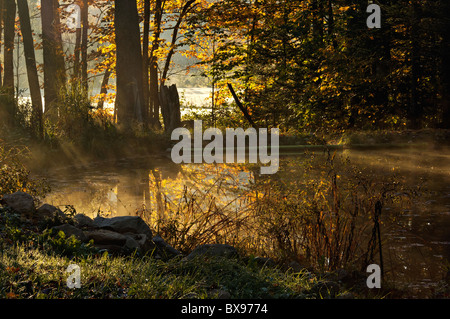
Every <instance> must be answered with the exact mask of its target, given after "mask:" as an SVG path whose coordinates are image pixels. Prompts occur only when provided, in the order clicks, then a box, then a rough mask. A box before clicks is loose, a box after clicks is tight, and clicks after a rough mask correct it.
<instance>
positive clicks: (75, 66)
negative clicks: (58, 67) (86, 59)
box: [72, 28, 81, 80]
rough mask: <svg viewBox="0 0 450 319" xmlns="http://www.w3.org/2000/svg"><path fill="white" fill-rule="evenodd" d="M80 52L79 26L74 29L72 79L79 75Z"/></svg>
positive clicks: (76, 78)
mask: <svg viewBox="0 0 450 319" xmlns="http://www.w3.org/2000/svg"><path fill="white" fill-rule="evenodd" d="M80 52H81V28H77V30H76V31H75V49H74V52H73V53H74V62H73V75H72V76H73V79H74V80H78V78H79V77H80Z"/></svg>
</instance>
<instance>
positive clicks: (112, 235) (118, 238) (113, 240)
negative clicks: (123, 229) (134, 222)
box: [84, 229, 127, 247]
mask: <svg viewBox="0 0 450 319" xmlns="http://www.w3.org/2000/svg"><path fill="white" fill-rule="evenodd" d="M84 234H85V235H86V237H87V238H88V240H91V239H93V240H94V246H96V247H97V246H98V245H116V246H120V247H122V246H124V245H125V244H126V242H127V236H125V235H122V234H119V233H116V232H114V231H111V230H107V229H97V230H89V231H85V232H84Z"/></svg>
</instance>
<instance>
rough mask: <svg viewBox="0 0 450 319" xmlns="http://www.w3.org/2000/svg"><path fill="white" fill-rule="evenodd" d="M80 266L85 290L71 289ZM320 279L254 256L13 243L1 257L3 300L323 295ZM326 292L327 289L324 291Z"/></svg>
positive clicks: (0, 294) (0, 283)
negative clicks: (165, 257)
mask: <svg viewBox="0 0 450 319" xmlns="http://www.w3.org/2000/svg"><path fill="white" fill-rule="evenodd" d="M73 263H75V264H77V265H79V266H80V269H81V288H79V289H70V288H68V287H67V284H66V282H67V278H68V276H69V273H67V272H66V269H67V267H68V266H69V265H70V264H73ZM319 280H320V279H319V278H318V277H316V276H314V275H312V274H311V273H309V272H307V271H306V270H305V271H303V272H299V273H294V272H292V271H282V270H281V269H277V268H268V267H262V268H261V267H259V266H256V265H255V264H254V263H252V262H251V259H250V260H247V261H244V260H235V259H222V258H211V259H201V258H200V259H193V260H191V261H180V260H179V259H177V260H170V261H161V260H158V259H155V258H150V257H144V258H135V257H119V256H110V255H107V254H103V255H98V254H97V255H95V254H94V255H89V256H85V257H79V258H72V259H71V258H69V257H65V256H62V255H59V254H55V253H54V252H53V251H50V250H42V249H37V248H34V247H28V246H26V245H9V246H8V247H6V248H5V247H3V248H2V253H1V255H0V298H14V299H17V298H19V299H22V298H24V299H28V298H36V299H52V298H64V299H67V298H69V299H70V298H82V299H84V298H95V299H97V298H99V299H110V298H113V299H115V298H121V299H130V298H131V299H135V298H137V299H142V298H146V299H193V298H195V299H196V298H198V299H204V298H217V297H218V295H219V291H222V292H224V291H226V292H227V293H228V297H229V298H235V299H246V298H267V299H270V298H318V297H319V298H320V297H327V296H317V295H316V294H315V292H314V291H313V290H312V288H313V287H314V285H315V284H316V283H317V282H318V281H319ZM322 293H323V292H322Z"/></svg>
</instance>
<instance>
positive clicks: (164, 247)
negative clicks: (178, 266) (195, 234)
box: [153, 236, 181, 259]
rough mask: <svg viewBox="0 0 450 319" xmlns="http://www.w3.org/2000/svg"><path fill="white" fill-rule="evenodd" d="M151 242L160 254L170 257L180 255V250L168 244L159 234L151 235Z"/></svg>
mask: <svg viewBox="0 0 450 319" xmlns="http://www.w3.org/2000/svg"><path fill="white" fill-rule="evenodd" d="M153 242H154V243H155V245H156V247H157V248H158V252H159V254H160V255H161V256H163V257H165V258H168V259H171V258H174V257H177V256H180V255H181V252H179V251H178V250H176V249H175V248H173V247H172V246H170V245H169V244H168V243H166V242H165V241H164V239H162V238H161V237H160V236H155V237H153Z"/></svg>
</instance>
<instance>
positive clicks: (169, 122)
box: [159, 84, 181, 132]
mask: <svg viewBox="0 0 450 319" xmlns="http://www.w3.org/2000/svg"><path fill="white" fill-rule="evenodd" d="M159 101H160V103H161V113H162V116H163V121H164V130H165V131H166V132H172V131H173V130H174V129H175V128H177V127H180V126H181V112H180V97H179V95H178V89H177V86H176V85H175V84H172V85H171V86H170V87H168V86H167V85H163V86H162V87H161V90H160V92H159Z"/></svg>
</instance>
